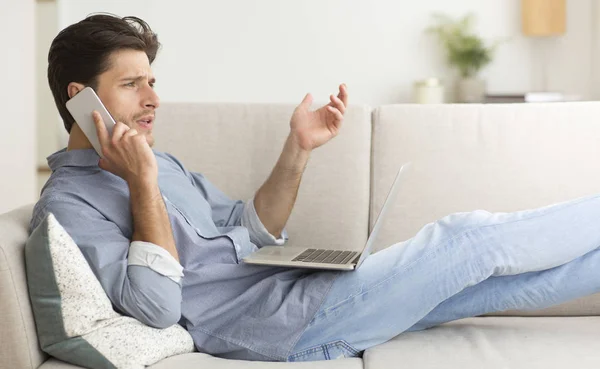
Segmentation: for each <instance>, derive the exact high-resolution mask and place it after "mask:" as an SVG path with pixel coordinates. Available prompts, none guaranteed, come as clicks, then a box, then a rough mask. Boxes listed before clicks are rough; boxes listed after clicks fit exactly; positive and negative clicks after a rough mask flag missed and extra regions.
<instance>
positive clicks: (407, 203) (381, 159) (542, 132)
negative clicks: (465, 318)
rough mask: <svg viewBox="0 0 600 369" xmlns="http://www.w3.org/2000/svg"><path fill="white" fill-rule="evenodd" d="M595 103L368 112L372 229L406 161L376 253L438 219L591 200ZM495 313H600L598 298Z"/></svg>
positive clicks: (599, 171) (598, 184)
mask: <svg viewBox="0 0 600 369" xmlns="http://www.w3.org/2000/svg"><path fill="white" fill-rule="evenodd" d="M598 117H600V103H597V102H584V103H556V104H507V105H492V104H489V105H474V104H463V105H436V106H433V105H387V106H381V107H378V108H377V109H376V110H375V111H374V113H373V158H372V159H373V163H372V164H373V172H372V181H373V184H372V196H373V197H372V198H373V201H372V203H371V218H370V219H371V227H372V223H373V221H374V219H375V215H376V214H377V213H378V212H379V209H380V208H381V206H382V204H383V201H384V199H385V195H386V194H387V191H388V189H389V186H390V185H391V183H392V181H393V179H394V176H395V174H396V172H397V170H398V168H399V166H400V165H401V164H402V163H404V162H406V161H412V162H413V165H412V167H411V170H410V171H409V172H408V173H407V175H406V178H405V179H406V180H405V182H404V183H403V184H402V188H401V189H400V193H399V194H398V197H397V198H396V201H395V204H394V206H393V208H392V209H390V212H389V213H388V217H387V219H386V221H385V222H384V224H383V227H382V229H381V233H380V235H379V238H378V241H377V242H376V244H377V246H376V249H381V248H383V247H386V246H389V245H391V244H393V243H396V242H399V241H403V240H406V239H408V238H410V237H412V236H414V235H415V234H416V233H417V231H418V230H419V229H420V228H421V227H423V226H424V225H425V224H427V223H429V222H433V221H435V220H437V219H439V218H441V217H443V216H445V215H447V214H450V213H454V212H461V211H471V210H477V209H485V210H488V211H492V212H510V211H517V210H523V209H528V208H535V207H540V206H544V205H548V204H552V203H557V202H561V201H566V200H569V199H573V198H576V197H580V196H586V195H591V194H594V193H598V192H600V160H596V159H593V160H591V159H592V158H600V145H598V142H600V124H598ZM500 314H502V315H600V294H596V295H593V296H592V297H587V298H584V299H580V300H578V301H573V302H569V303H567V304H563V305H560V306H555V307H551V308H548V309H544V310H538V311H527V312H523V311H507V312H504V313H500Z"/></svg>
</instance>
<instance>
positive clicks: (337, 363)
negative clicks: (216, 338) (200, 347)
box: [39, 353, 363, 369]
mask: <svg viewBox="0 0 600 369" xmlns="http://www.w3.org/2000/svg"><path fill="white" fill-rule="evenodd" d="M362 367H363V363H362V360H361V359H340V360H330V361H321V362H318V363H316V362H314V361H312V362H306V363H301V362H296V363H293V364H292V363H272V362H268V363H267V362H262V361H242V360H225V359H219V358H216V357H213V356H210V355H207V354H201V353H193V354H183V355H177V356H173V357H170V358H167V359H164V360H161V361H160V362H158V363H156V364H154V365H152V366H149V367H148V369H173V368H177V369H204V368H209V369H262V368H265V369H290V368H293V369H361V368H362ZM80 368H81V367H80V366H76V365H72V364H67V363H65V362H63V361H60V360H56V359H50V360H48V361H46V362H45V363H44V364H43V365H42V366H41V367H39V369H80Z"/></svg>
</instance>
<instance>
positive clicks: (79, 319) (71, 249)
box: [25, 213, 194, 369]
mask: <svg viewBox="0 0 600 369" xmlns="http://www.w3.org/2000/svg"><path fill="white" fill-rule="evenodd" d="M25 261H26V266H27V284H28V286H29V296H30V298H31V305H32V307H33V313H34V316H35V322H36V328H37V332H38V337H39V341H40V344H41V346H42V350H43V351H45V352H47V353H48V354H49V355H51V356H54V357H56V358H58V359H61V360H63V361H66V362H69V363H73V364H76V365H81V366H84V367H88V368H92V369H97V368H98V369H99V368H118V369H141V368H144V366H147V365H152V364H154V363H156V362H158V361H160V360H161V359H164V358H166V357H169V356H173V355H178V354H183V353H188V352H192V351H194V342H193V340H192V337H191V336H190V334H189V333H188V332H187V331H186V330H185V329H184V328H183V327H181V326H180V325H178V324H175V325H173V326H171V327H168V328H166V329H156V328H152V327H149V326H147V325H145V324H143V323H141V322H140V321H138V320H137V319H134V318H131V317H127V316H123V315H121V314H119V313H117V312H115V311H114V310H113V308H112V304H111V302H110V300H109V298H108V296H107V295H106V293H105V292H104V290H103V288H102V285H100V282H99V281H98V280H97V279H96V276H95V275H94V273H93V272H92V270H91V269H90V266H89V265H88V263H87V261H86V260H85V258H84V257H83V254H82V253H81V251H80V250H79V248H78V247H77V245H76V244H75V242H74V241H73V239H72V238H71V237H70V236H69V235H68V234H67V232H66V231H65V229H64V228H63V227H62V226H61V225H60V224H59V223H58V221H57V220H56V218H55V217H54V215H53V214H51V213H50V214H48V215H47V216H46V218H45V219H44V220H43V221H42V222H41V223H40V224H39V225H38V226H37V228H36V229H35V230H34V231H33V232H32V234H31V236H30V238H29V240H28V241H27V244H26V246H25Z"/></svg>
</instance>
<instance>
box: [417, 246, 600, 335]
mask: <svg viewBox="0 0 600 369" xmlns="http://www.w3.org/2000/svg"><path fill="white" fill-rule="evenodd" d="M597 292H600V248H599V249H595V250H592V251H590V252H588V253H587V254H585V255H583V256H581V257H579V258H577V259H575V260H573V261H570V262H568V263H566V264H563V265H561V266H558V267H555V268H552V269H548V270H543V271H539V272H529V273H523V274H517V275H511V276H503V277H490V278H488V279H486V280H485V281H483V282H481V283H479V284H477V285H475V286H471V287H468V288H466V289H464V290H462V291H461V292H459V293H457V294H456V295H454V296H452V297H450V298H449V299H447V300H446V301H444V302H442V303H441V304H439V305H438V306H436V308H435V309H433V311H431V312H430V313H429V314H427V315H426V316H425V317H424V318H423V319H421V320H420V321H419V322H417V323H416V324H415V325H413V326H412V327H410V328H409V329H407V330H406V331H407V332H408V331H418V330H422V329H427V328H430V327H433V326H436V325H439V324H442V323H446V322H450V321H452V320H457V319H462V318H467V317H472V316H477V315H482V314H486V313H491V312H497V311H504V310H511V309H520V310H538V309H542V308H546V307H550V306H552V305H558V304H561V303H564V302H567V301H570V300H574V299H577V298H580V297H584V296H588V295H592V294H594V293H597Z"/></svg>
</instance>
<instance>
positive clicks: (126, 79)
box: [120, 76, 156, 83]
mask: <svg viewBox="0 0 600 369" xmlns="http://www.w3.org/2000/svg"><path fill="white" fill-rule="evenodd" d="M144 78H146V76H130V77H124V78H121V79H120V81H121V82H124V81H139V80H141V79H144ZM148 82H149V83H156V78H154V77H152V78H150V80H149V81H148Z"/></svg>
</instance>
